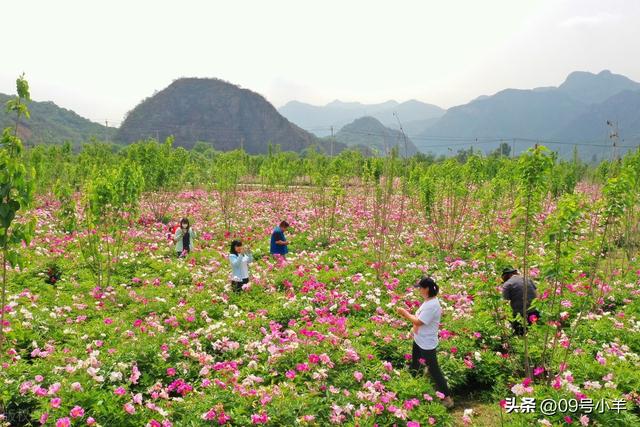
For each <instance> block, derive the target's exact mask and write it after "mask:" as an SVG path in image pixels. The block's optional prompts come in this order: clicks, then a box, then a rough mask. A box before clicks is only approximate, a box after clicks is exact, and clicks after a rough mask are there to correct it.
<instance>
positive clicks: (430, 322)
mask: <svg viewBox="0 0 640 427" xmlns="http://www.w3.org/2000/svg"><path fill="white" fill-rule="evenodd" d="M441 316H442V308H441V307H440V301H439V300H438V298H433V299H430V300H429V301H425V302H423V303H422V305H421V306H420V308H418V311H416V317H417V318H418V319H420V321H421V322H422V323H423V325H420V327H419V328H418V332H417V333H414V334H413V339H414V341H415V342H416V344H418V347H420V348H421V349H423V350H433V349H434V348H436V347H437V346H438V328H439V326H440V317H441Z"/></svg>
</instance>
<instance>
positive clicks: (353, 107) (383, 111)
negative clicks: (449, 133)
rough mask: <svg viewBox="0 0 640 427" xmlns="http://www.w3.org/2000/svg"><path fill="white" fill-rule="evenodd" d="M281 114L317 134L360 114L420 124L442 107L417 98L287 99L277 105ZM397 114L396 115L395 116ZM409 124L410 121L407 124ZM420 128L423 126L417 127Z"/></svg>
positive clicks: (391, 122)
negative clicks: (377, 100) (376, 100)
mask: <svg viewBox="0 0 640 427" xmlns="http://www.w3.org/2000/svg"><path fill="white" fill-rule="evenodd" d="M278 111H279V112H280V114H282V115H283V116H285V117H286V118H287V119H289V120H290V121H291V122H293V123H295V124H297V125H298V126H300V127H301V128H303V129H306V130H308V131H309V132H313V133H314V134H316V135H318V136H328V135H330V134H331V129H330V128H331V127H332V126H333V128H334V132H337V131H338V130H339V129H340V128H341V127H342V126H344V125H346V124H348V123H351V122H353V121H354V120H355V119H357V118H360V117H365V116H369V117H373V118H375V119H377V120H379V121H380V122H381V123H382V124H383V125H385V126H387V127H393V128H397V127H398V119H399V120H400V121H401V123H402V124H403V125H404V124H405V123H412V125H413V126H416V125H418V126H420V124H421V123H423V122H425V121H426V123H425V126H426V125H428V123H430V122H429V120H433V119H437V118H439V117H441V116H442V115H443V114H444V112H445V110H444V109H442V108H440V107H438V106H436V105H432V104H427V103H424V102H421V101H417V100H409V101H406V102H402V103H399V102H397V101H394V100H391V101H386V102H383V103H380V104H362V103H359V102H342V101H339V100H335V101H333V102H330V103H328V104H326V105H324V106H319V105H311V104H307V103H304V102H299V101H290V102H288V103H287V104H285V105H284V106H282V107H280V108H279V109H278ZM396 114H397V118H396ZM410 126H411V125H410ZM419 129H420V130H422V129H423V128H422V127H419Z"/></svg>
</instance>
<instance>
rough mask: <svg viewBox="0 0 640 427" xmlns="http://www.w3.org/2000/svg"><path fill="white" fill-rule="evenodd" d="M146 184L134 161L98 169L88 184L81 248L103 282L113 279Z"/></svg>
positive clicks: (96, 275) (90, 266) (98, 278)
mask: <svg viewBox="0 0 640 427" xmlns="http://www.w3.org/2000/svg"><path fill="white" fill-rule="evenodd" d="M143 186H144V178H143V176H142V171H141V169H140V166H138V165H137V164H136V163H134V162H133V161H131V160H124V161H122V162H121V163H120V164H119V165H118V166H115V167H113V168H110V169H105V170H97V169H96V170H95V171H94V175H93V177H92V178H91V179H90V180H89V181H88V182H87V184H86V186H85V190H84V198H85V200H84V203H85V209H84V227H85V236H84V239H83V240H82V244H81V251H82V254H83V257H84V259H85V262H86V264H87V265H88V266H89V268H90V269H91V271H92V272H93V274H94V276H95V278H96V280H97V281H98V284H99V285H102V284H106V285H109V284H110V282H111V277H112V273H113V271H114V268H115V267H114V262H117V258H118V256H119V254H120V251H121V248H122V239H123V235H122V234H123V229H124V227H125V226H126V225H127V224H128V223H129V222H130V221H133V220H134V219H135V217H136V215H137V212H138V203H139V199H140V195H141V192H142V188H143Z"/></svg>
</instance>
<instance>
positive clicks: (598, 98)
mask: <svg viewBox="0 0 640 427" xmlns="http://www.w3.org/2000/svg"><path fill="white" fill-rule="evenodd" d="M639 98H640V83H637V82H634V81H633V80H630V79H629V78H627V77H625V76H622V75H618V74H613V73H611V72H610V71H608V70H604V71H602V72H600V73H598V74H593V73H588V72H584V71H579V72H573V73H571V74H569V76H567V78H566V80H565V81H564V82H563V83H562V84H560V85H559V86H558V87H539V88H534V89H528V90H523V89H505V90H502V91H499V92H497V93H496V94H494V95H491V96H481V97H478V98H476V99H474V100H473V101H471V102H469V103H468V104H464V105H459V106H456V107H452V108H450V109H448V110H447V112H446V113H445V114H444V115H443V116H442V117H441V118H440V119H438V120H437V121H436V122H435V123H433V124H432V125H431V126H429V127H427V128H426V129H425V130H424V131H423V132H421V133H420V134H419V135H417V136H415V138H414V141H415V142H416V145H417V146H418V148H419V149H420V150H421V151H424V152H432V153H434V154H447V150H448V148H450V147H447V145H452V146H454V148H455V150H459V149H467V148H470V147H474V148H476V149H480V150H481V151H485V152H488V151H491V150H494V149H495V148H496V147H497V146H498V145H499V144H500V142H502V141H503V140H505V139H508V140H514V141H517V139H523V140H525V141H526V140H530V141H535V140H542V141H541V142H542V143H545V144H546V145H548V146H549V147H550V148H551V149H553V150H555V151H558V152H560V153H561V154H562V155H568V154H569V153H570V152H571V151H572V150H573V145H574V144H575V145H576V147H577V149H578V150H579V152H580V154H581V156H582V157H583V158H600V159H602V158H606V157H607V156H608V154H609V152H610V150H609V149H608V147H607V144H608V143H610V141H609V140H608V128H607V124H606V122H607V120H611V121H618V122H619V123H620V129H621V135H622V138H623V139H624V138H625V137H626V138H627V140H626V145H635V146H637V145H638V137H640V108H639V107H640V105H639V103H638V100H639ZM475 138H478V141H480V140H482V142H475V141H474V139H475ZM634 138H636V139H634ZM544 140H549V141H547V142H545V141H544ZM464 141H467V143H465V142H464ZM553 141H557V142H555V143H554V142H553ZM454 142H455V144H454ZM519 145H520V147H516V151H517V152H519V151H522V150H524V149H525V148H527V146H528V145H531V143H529V144H524V143H521V144H519ZM621 145H625V144H624V143H621ZM518 148H519V149H518Z"/></svg>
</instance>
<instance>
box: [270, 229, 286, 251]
mask: <svg viewBox="0 0 640 427" xmlns="http://www.w3.org/2000/svg"><path fill="white" fill-rule="evenodd" d="M278 240H282V241H283V242H286V241H287V238H286V237H284V231H282V229H281V228H280V226H278V227H276V228H274V229H273V233H271V254H272V255H274V254H280V255H285V254H287V253H288V252H289V248H288V247H287V245H278V244H277V243H276V242H277V241H278Z"/></svg>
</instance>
